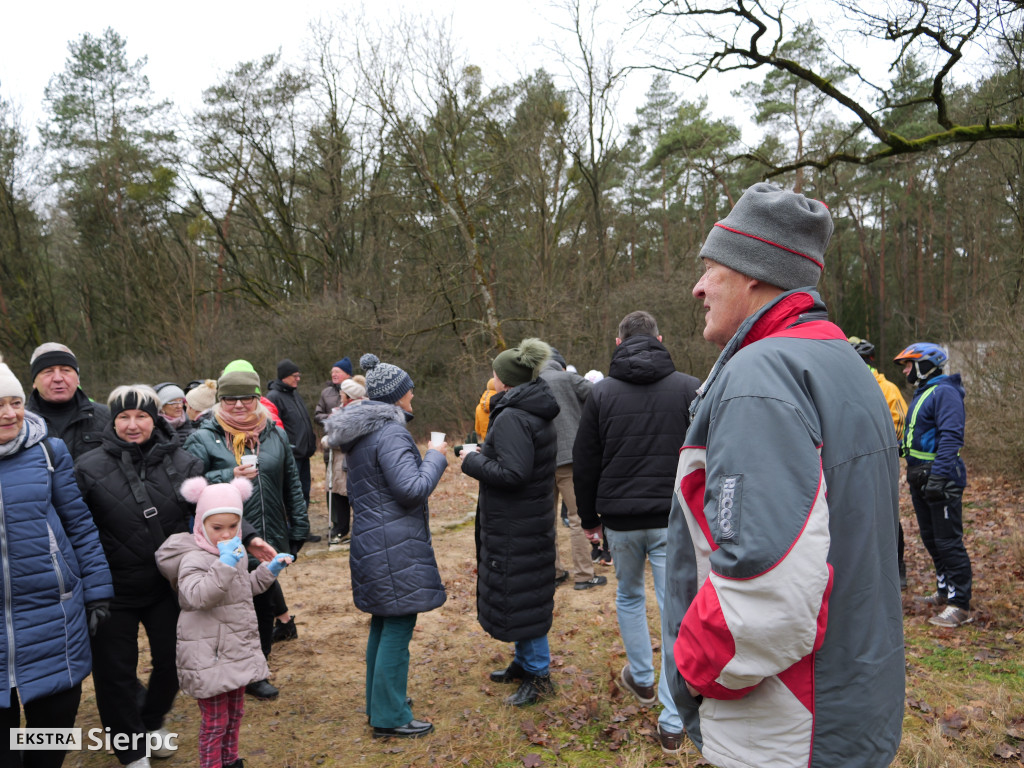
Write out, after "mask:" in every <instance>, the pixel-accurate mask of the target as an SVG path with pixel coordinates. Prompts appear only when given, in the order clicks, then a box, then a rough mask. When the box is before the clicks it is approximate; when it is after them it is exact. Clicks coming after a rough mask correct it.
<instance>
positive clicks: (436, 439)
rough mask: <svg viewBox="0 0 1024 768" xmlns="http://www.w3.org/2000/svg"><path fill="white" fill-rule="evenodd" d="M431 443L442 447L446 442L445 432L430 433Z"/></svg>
mask: <svg viewBox="0 0 1024 768" xmlns="http://www.w3.org/2000/svg"><path fill="white" fill-rule="evenodd" d="M430 442H432V443H433V444H434V445H440V444H441V443H443V442H444V432H431V433H430Z"/></svg>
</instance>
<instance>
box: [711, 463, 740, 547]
mask: <svg viewBox="0 0 1024 768" xmlns="http://www.w3.org/2000/svg"><path fill="white" fill-rule="evenodd" d="M742 477H743V476H742V475H726V476H725V477H723V478H722V485H721V487H720V489H719V492H718V519H717V520H716V526H717V528H718V538H719V539H720V540H724V541H732V540H733V539H735V538H736V534H737V532H738V531H739V508H740V497H741V492H742V490H743V485H742Z"/></svg>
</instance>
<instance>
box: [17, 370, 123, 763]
mask: <svg viewBox="0 0 1024 768" xmlns="http://www.w3.org/2000/svg"><path fill="white" fill-rule="evenodd" d="M113 596H114V589H113V587H112V586H111V582H110V571H109V570H108V569H107V561H106V559H105V558H104V556H103V548H102V547H101V546H100V540H99V536H98V535H97V533H96V526H95V525H94V524H93V522H92V516H91V515H90V514H89V510H88V508H87V507H86V506H85V503H84V502H83V501H82V497H81V495H80V494H79V492H78V485H77V484H76V483H75V477H74V474H73V473H72V462H71V454H70V453H68V449H67V447H66V446H65V445H64V443H63V442H62V441H60V440H51V439H49V438H47V437H46V423H45V422H44V421H43V419H42V418H41V417H40V416H37V415H36V414H34V413H32V412H30V411H26V410H25V391H24V389H23V388H22V386H21V384H20V383H19V382H18V380H17V379H16V378H15V377H14V374H12V373H11V370H10V368H8V367H7V366H6V365H4V364H3V362H2V358H0V623H2V625H3V627H2V629H0V669H3V670H4V681H3V682H2V683H0V765H3V766H24V767H25V768H40V767H42V768H52V767H55V766H60V765H61V764H62V763H63V762H64V757H65V755H66V754H67V752H65V751H63V750H55V751H26V752H24V753H23V754H22V755H19V754H18V753H17V752H11V750H10V740H9V739H8V729H9V728H17V727H18V726H19V724H20V719H21V711H20V710H21V708H22V707H23V708H24V710H25V726H26V727H28V728H71V727H72V726H74V724H75V716H76V715H77V713H78V703H79V701H80V699H81V696H82V680H83V679H84V678H85V676H86V675H88V674H89V671H90V669H91V668H92V656H91V655H90V651H89V632H90V631H95V629H96V626H97V625H98V623H99V622H100V621H101V620H102V619H103V618H105V617H106V616H107V615H109V601H110V599H111V598H113ZM19 702H20V707H19Z"/></svg>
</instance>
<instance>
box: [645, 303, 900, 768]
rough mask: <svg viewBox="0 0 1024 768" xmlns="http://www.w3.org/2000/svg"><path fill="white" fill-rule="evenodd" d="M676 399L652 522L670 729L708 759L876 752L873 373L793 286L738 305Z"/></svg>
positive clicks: (813, 758) (884, 699) (884, 735)
mask: <svg viewBox="0 0 1024 768" xmlns="http://www.w3.org/2000/svg"><path fill="white" fill-rule="evenodd" d="M692 413H693V422H692V425H691V427H690V429H689V431H688V432H687V435H686V445H685V446H684V447H683V450H682V451H681V453H680V457H679V469H678V472H677V478H676V489H675V496H674V499H673V505H672V512H671V514H670V518H669V529H668V540H669V552H668V565H667V568H666V578H667V588H666V596H665V610H666V626H668V627H670V628H678V635H677V636H669V637H665V638H664V646H663V647H664V648H665V652H666V653H672V654H673V656H674V663H673V664H666V669H668V670H671V672H670V673H669V675H670V680H669V684H670V686H671V688H672V692H673V696H674V698H675V699H676V702H677V703H678V705H679V713H680V715H681V716H682V718H683V722H684V725H685V727H686V732H687V735H688V736H689V737H690V738H691V739H692V740H693V741H694V743H695V744H696V745H697V746H698V748H700V750H701V752H702V753H703V755H704V757H705V758H706V759H707V760H709V761H710V762H711V763H713V764H714V765H716V766H719V767H720V768H762V767H763V766H767V765H770V766H772V768H796V767H797V766H799V767H800V768H834V767H835V766H843V768H878V767H879V766H886V765H889V763H890V762H891V761H892V759H893V756H894V755H895V753H896V749H897V746H898V745H899V742H900V735H901V729H902V720H903V698H904V659H903V616H902V610H901V604H900V587H899V576H898V574H897V568H896V532H897V523H898V509H897V484H898V481H899V462H898V457H897V447H896V436H895V433H894V432H893V428H892V419H891V418H890V415H889V409H888V407H887V405H886V403H885V399H884V397H883V396H882V393H881V390H880V389H879V387H878V384H877V383H876V382H875V380H874V378H873V377H872V376H871V372H870V371H869V370H868V368H867V366H865V365H864V363H863V362H862V361H861V360H860V358H859V357H858V356H857V354H856V353H855V352H854V351H853V348H852V347H851V346H850V345H849V343H848V342H847V341H846V334H845V333H843V332H842V331H841V330H840V329H839V328H838V327H837V326H835V325H834V324H832V323H830V322H828V320H827V314H826V311H825V307H824V304H822V302H821V300H820V298H819V297H818V296H817V294H816V293H814V292H810V291H808V290H806V289H803V290H796V291H790V292H788V293H784V294H782V295H780V296H779V297H778V298H777V299H776V300H775V301H773V302H772V303H770V304H769V305H767V306H766V307H764V308H762V309H761V310H759V311H758V312H757V313H755V314H754V315H752V316H751V317H749V318H747V320H746V321H745V322H744V324H743V325H742V326H741V327H740V329H739V331H738V332H737V333H736V335H735V336H734V337H733V339H732V340H731V341H730V342H729V344H728V345H726V347H725V349H724V350H723V351H722V353H721V355H720V356H719V358H718V361H717V362H716V363H715V366H714V368H713V369H712V371H711V374H710V375H709V377H708V379H707V381H705V382H704V384H702V385H701V388H700V389H699V390H698V394H697V398H696V399H695V400H694V403H693V407H692ZM684 681H685V682H689V683H690V685H692V686H693V687H694V688H695V689H696V690H697V691H698V692H699V693H700V696H699V697H697V698H696V699H695V698H693V697H691V696H690V694H689V693H688V692H687V689H686V685H685V682H684Z"/></svg>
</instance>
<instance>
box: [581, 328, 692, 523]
mask: <svg viewBox="0 0 1024 768" xmlns="http://www.w3.org/2000/svg"><path fill="white" fill-rule="evenodd" d="M699 385H700V382H699V381H698V380H697V379H696V378H694V377H693V376H689V375H687V374H685V373H680V372H678V371H677V370H676V367H675V365H674V364H673V362H672V356H671V355H670V354H669V352H668V350H667V349H665V346H664V345H663V344H662V343H661V342H660V341H658V340H657V339H656V338H655V337H654V336H646V335H640V336H630V337H629V338H628V339H625V340H624V341H623V342H622V343H621V344H620V345H619V346H618V347H616V348H615V353H614V354H613V355H612V362H611V367H610V368H609V372H608V376H607V377H606V378H604V379H602V380H601V381H599V382H598V383H597V384H595V385H594V389H593V390H592V391H591V393H590V397H589V398H588V399H587V402H586V403H585V404H584V406H583V413H582V415H581V416H580V427H579V429H578V430H577V432H576V442H575V444H574V445H573V453H572V476H573V487H574V489H575V491H576V508H577V510H578V512H579V516H580V522H581V523H582V525H583V527H584V528H595V527H597V525H598V523H601V524H603V525H606V526H608V527H609V528H611V529H612V530H615V531H635V530H643V529H647V528H665V527H666V526H667V525H668V513H669V509H670V508H671V506H672V491H673V483H674V481H675V476H676V466H677V465H678V463H679V449H680V448H682V446H683V442H684V440H685V438H686V430H687V429H688V428H689V426H690V417H689V412H688V411H689V407H690V401H691V400H693V398H694V395H695V394H696V392H697V387H698V386H699Z"/></svg>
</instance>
